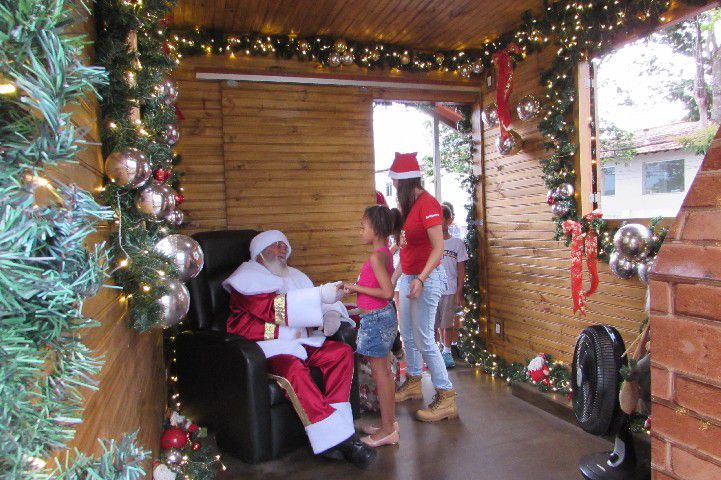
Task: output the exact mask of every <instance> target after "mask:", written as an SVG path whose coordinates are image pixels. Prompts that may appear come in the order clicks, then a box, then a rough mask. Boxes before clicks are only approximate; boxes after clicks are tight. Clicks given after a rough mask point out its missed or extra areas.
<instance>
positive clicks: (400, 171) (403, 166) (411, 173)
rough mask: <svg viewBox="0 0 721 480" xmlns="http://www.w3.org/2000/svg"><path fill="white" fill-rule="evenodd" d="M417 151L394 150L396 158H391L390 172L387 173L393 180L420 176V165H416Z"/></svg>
mask: <svg viewBox="0 0 721 480" xmlns="http://www.w3.org/2000/svg"><path fill="white" fill-rule="evenodd" d="M417 154H418V152H413V153H398V152H396V158H395V159H394V160H393V165H391V169H390V172H389V173H388V175H390V177H391V178H392V179H394V180H403V179H406V178H420V177H421V167H420V166H419V165H418V159H417V158H416V155H417Z"/></svg>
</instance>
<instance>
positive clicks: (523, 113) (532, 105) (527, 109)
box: [516, 95, 541, 122]
mask: <svg viewBox="0 0 721 480" xmlns="http://www.w3.org/2000/svg"><path fill="white" fill-rule="evenodd" d="M540 109H541V104H540V103H539V102H538V100H537V99H536V97H534V96H533V95H526V96H525V97H523V98H522V99H521V100H520V101H519V102H518V105H516V113H518V118H520V119H521V120H523V121H524V122H526V121H528V120H531V119H532V118H535V117H536V116H537V115H538V112H539V111H540Z"/></svg>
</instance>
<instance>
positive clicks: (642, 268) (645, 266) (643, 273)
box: [636, 258, 656, 285]
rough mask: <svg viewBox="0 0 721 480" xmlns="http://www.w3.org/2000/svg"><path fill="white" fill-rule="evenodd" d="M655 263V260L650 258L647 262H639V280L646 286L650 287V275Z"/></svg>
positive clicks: (637, 271)
mask: <svg viewBox="0 0 721 480" xmlns="http://www.w3.org/2000/svg"><path fill="white" fill-rule="evenodd" d="M655 261H656V259H655V258H650V259H647V260H646V261H645V262H639V263H638V265H636V273H638V279H639V280H641V281H642V282H643V284H644V285H648V282H649V278H648V274H649V273H651V270H652V269H653V265H654V263H655Z"/></svg>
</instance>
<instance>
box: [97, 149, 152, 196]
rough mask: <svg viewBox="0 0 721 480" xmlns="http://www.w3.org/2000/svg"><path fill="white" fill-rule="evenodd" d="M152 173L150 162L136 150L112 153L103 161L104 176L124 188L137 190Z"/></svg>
mask: <svg viewBox="0 0 721 480" xmlns="http://www.w3.org/2000/svg"><path fill="white" fill-rule="evenodd" d="M151 173H152V170H151V167H150V162H149V161H148V159H147V158H146V157H145V154H144V153H143V152H141V151H140V150H138V149H137V148H126V149H125V150H123V151H121V152H113V153H111V154H110V155H108V158H107V159H106V160H105V175H107V176H108V178H109V179H110V181H111V182H113V183H115V184H116V185H119V186H121V187H126V188H138V187H140V186H141V185H143V184H144V183H145V182H147V181H148V179H149V178H150V175H151Z"/></svg>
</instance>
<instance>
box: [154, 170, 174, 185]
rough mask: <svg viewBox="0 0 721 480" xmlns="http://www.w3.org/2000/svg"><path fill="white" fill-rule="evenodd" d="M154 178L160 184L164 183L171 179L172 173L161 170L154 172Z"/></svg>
mask: <svg viewBox="0 0 721 480" xmlns="http://www.w3.org/2000/svg"><path fill="white" fill-rule="evenodd" d="M153 178H155V179H156V180H157V181H159V182H164V181H166V180H167V179H169V178H170V171H168V170H165V169H163V168H159V169H157V170H156V171H154V172H153Z"/></svg>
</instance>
